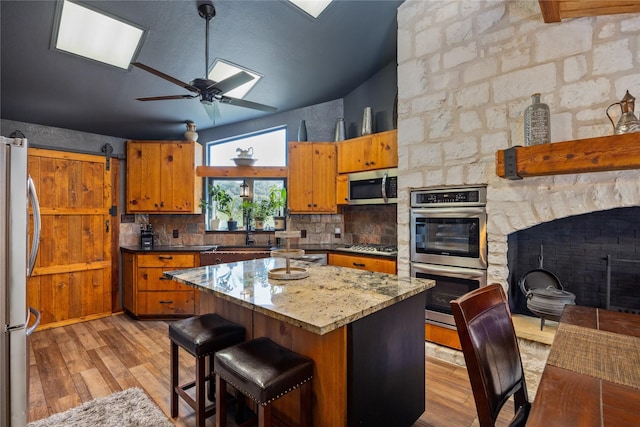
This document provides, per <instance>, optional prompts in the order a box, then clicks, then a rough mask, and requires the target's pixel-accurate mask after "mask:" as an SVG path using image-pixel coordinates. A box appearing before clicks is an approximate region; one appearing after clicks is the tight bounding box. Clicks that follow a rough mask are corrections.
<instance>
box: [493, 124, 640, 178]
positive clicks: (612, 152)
mask: <svg viewBox="0 0 640 427" xmlns="http://www.w3.org/2000/svg"><path fill="white" fill-rule="evenodd" d="M514 150H515V153H516V170H515V172H516V174H517V176H518V177H520V178H526V177H530V176H545V175H561V174H569V173H585V172H604V171H612V170H626V169H640V133H628V134H623V135H611V136H602V137H598V138H587V139H579V140H574V141H564V142H554V143H551V144H540V145H533V146H531V147H515V149H514ZM496 175H498V176H499V177H502V178H509V176H508V175H509V174H507V173H506V172H505V150H500V151H498V152H497V153H496ZM511 178H513V177H511Z"/></svg>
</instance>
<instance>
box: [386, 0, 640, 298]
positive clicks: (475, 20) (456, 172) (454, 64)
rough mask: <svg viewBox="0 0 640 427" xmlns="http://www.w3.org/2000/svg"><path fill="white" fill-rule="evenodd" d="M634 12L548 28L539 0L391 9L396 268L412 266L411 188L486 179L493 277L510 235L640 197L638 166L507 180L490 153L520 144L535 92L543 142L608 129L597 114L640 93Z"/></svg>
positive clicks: (503, 272)
mask: <svg viewBox="0 0 640 427" xmlns="http://www.w3.org/2000/svg"><path fill="white" fill-rule="evenodd" d="M639 34H640V15H637V14H628V15H611V16H603V17H596V18H580V19H567V20H565V21H563V22H561V23H555V24H545V23H544V22H543V20H542V16H541V13H540V10H539V6H538V2H536V1H501V0H498V1H428V2H425V1H419V0H418V1H416V0H407V1H406V2H405V3H403V4H402V5H401V6H400V8H399V10H398V90H399V105H398V115H399V117H398V143H399V170H400V180H399V192H400V194H399V196H400V199H399V204H398V246H399V251H400V253H399V257H398V272H399V274H405V275H408V274H409V226H408V224H409V191H410V190H411V189H412V188H420V187H437V186H449V185H468V184H487V185H488V204H487V211H488V215H489V223H488V227H487V228H488V230H487V231H488V238H489V263H490V265H489V269H488V276H489V277H488V279H489V281H490V282H500V283H503V284H504V285H505V286H506V284H507V276H508V270H507V259H506V250H507V235H508V234H509V233H512V232H514V231H517V230H520V229H524V228H528V227H531V226H532V225H535V224H538V223H541V222H545V221H549V220H551V219H554V218H560V217H565V216H570V215H575V214H579V213H585V212H591V211H594V210H604V209H610V208H613V207H619V206H633V205H640V191H639V189H640V180H639V174H638V172H637V171H624V172H602V173H589V174H576V175H561V176H560V175H559V176H549V177H539V178H526V179H524V180H520V181H508V180H504V179H502V178H498V177H497V176H496V174H495V153H496V151H497V150H500V149H505V148H509V147H511V146H515V145H523V139H524V138H523V134H524V132H523V115H522V113H523V111H524V109H525V108H526V106H527V105H529V104H530V103H531V94H532V93H535V92H540V93H541V94H542V101H543V102H545V103H547V104H548V105H549V107H550V109H551V140H552V141H554V142H557V141H565V140H571V139H582V138H588V137H596V136H604V135H610V134H611V133H612V127H611V124H610V123H609V120H608V119H607V117H606V115H605V109H606V108H607V106H609V105H610V104H611V103H613V102H616V101H619V100H620V99H621V98H622V97H623V96H624V94H625V91H626V90H627V89H628V90H629V91H630V93H631V94H632V95H634V96H640V71H639V70H640V68H639V64H640V35H639Z"/></svg>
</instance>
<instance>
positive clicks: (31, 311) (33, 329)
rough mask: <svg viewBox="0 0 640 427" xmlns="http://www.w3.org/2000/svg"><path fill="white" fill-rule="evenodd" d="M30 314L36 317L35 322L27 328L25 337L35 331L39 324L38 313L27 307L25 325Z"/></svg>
mask: <svg viewBox="0 0 640 427" xmlns="http://www.w3.org/2000/svg"><path fill="white" fill-rule="evenodd" d="M32 314H33V315H34V316H35V317H36V321H35V322H34V323H33V325H31V326H30V327H28V328H27V331H26V333H27V336H29V335H31V334H32V333H33V331H35V330H36V328H37V327H38V325H39V324H40V312H39V311H38V310H36V309H35V308H33V307H29V313H27V323H25V324H26V325H28V324H29V318H30V317H31V315H32Z"/></svg>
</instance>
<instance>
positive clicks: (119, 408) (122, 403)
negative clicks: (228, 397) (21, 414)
mask: <svg viewBox="0 0 640 427" xmlns="http://www.w3.org/2000/svg"><path fill="white" fill-rule="evenodd" d="M173 425H174V424H173V423H172V422H171V421H169V419H168V418H167V417H166V416H165V415H164V413H163V412H162V411H161V410H160V408H158V407H157V406H156V404H155V403H153V401H152V400H151V399H150V398H149V397H148V396H147V394H146V393H145V392H144V391H143V390H142V389H140V388H137V387H134V388H129V389H127V390H124V391H120V392H117V393H113V394H111V395H109V396H105V397H98V398H96V399H93V400H91V401H89V402H86V403H83V404H82V405H80V406H76V407H75V408H71V409H69V410H67V411H65V412H61V413H59V414H54V415H51V416H50V417H49V418H44V419H42V420H39V421H34V422H32V423H30V424H28V426H27V427H152V426H153V427H173Z"/></svg>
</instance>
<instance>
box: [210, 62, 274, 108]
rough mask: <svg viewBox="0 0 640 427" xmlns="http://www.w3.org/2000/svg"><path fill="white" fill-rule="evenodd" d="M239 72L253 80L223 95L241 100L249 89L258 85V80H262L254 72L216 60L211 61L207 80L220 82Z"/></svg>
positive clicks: (260, 76)
mask: <svg viewBox="0 0 640 427" xmlns="http://www.w3.org/2000/svg"><path fill="white" fill-rule="evenodd" d="M241 71H244V72H245V73H247V74H249V75H251V77H253V79H252V80H250V81H248V82H247V83H244V84H242V85H240V86H238V87H236V88H235V89H233V90H230V91H228V92H225V95H226V96H230V97H233V98H238V99H242V98H244V97H245V96H246V95H247V93H249V91H250V90H251V88H253V87H254V86H255V84H256V83H258V80H260V79H261V78H262V75H260V74H258V73H256V72H255V71H251V70H249V69H248V68H245V67H241V66H239V65H236V64H234V63H232V62H229V61H225V60H224V59H220V58H216V59H215V61H213V66H212V67H211V71H209V74H208V75H207V78H208V79H209V80H213V81H215V82H221V81H223V80H225V79H227V78H229V77H231V76H234V75H236V74H238V73H239V72H241Z"/></svg>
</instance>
